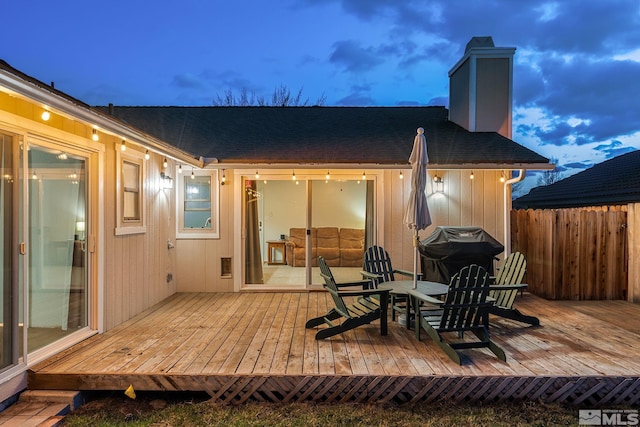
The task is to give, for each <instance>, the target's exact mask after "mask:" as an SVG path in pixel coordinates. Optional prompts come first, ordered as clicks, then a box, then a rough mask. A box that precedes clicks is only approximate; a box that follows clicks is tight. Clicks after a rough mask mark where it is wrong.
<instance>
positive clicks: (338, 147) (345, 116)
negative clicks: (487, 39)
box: [97, 106, 548, 165]
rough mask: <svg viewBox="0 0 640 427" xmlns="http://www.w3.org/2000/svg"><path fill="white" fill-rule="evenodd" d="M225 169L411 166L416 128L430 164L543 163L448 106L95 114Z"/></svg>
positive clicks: (115, 109) (146, 110) (113, 111)
mask: <svg viewBox="0 0 640 427" xmlns="http://www.w3.org/2000/svg"><path fill="white" fill-rule="evenodd" d="M97 108H98V109H100V110H101V111H103V112H109V111H111V114H113V116H114V117H116V118H118V119H120V120H123V121H125V122H127V123H128V124H130V125H132V126H134V127H136V128H138V129H140V130H142V131H144V132H146V133H148V134H150V135H153V136H155V137H157V138H159V139H161V140H163V141H166V142H167V143H169V144H171V145H174V146H176V147H178V148H180V149H182V150H184V151H187V152H190V153H193V154H194V155H197V156H203V157H207V158H215V159H217V160H218V162H219V163H222V164H225V163H228V164H279V163H280V164H294V163H295V164H381V165H405V164H407V163H408V158H409V154H410V153H411V148H412V145H413V139H414V136H415V134H416V129H417V128H418V127H423V128H424V129H425V135H426V137H427V146H428V152H429V161H430V163H431V164H432V165H464V164H472V165H481V164H493V165H495V164H504V165H509V164H525V165H526V164H538V165H539V164H541V163H548V159H546V158H544V157H542V156H540V155H538V154H537V153H535V152H533V151H532V150H529V149H528V148H525V147H523V146H521V145H519V144H517V143H515V142H514V141H512V140H510V139H508V138H505V137H503V136H501V135H500V134H498V133H496V132H469V131H467V130H465V129H464V128H462V127H460V126H458V125H456V124H455V123H453V122H451V121H449V120H448V110H447V109H446V108H444V107H118V106H116V107H113V106H111V107H97Z"/></svg>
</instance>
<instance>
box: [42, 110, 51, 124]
mask: <svg viewBox="0 0 640 427" xmlns="http://www.w3.org/2000/svg"><path fill="white" fill-rule="evenodd" d="M40 117H42V120H44V121H45V122H46V121H48V120H49V119H50V118H51V113H50V112H49V110H44V111H43V112H42V115H41V116H40Z"/></svg>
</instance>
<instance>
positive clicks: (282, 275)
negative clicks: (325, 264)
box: [262, 264, 362, 287]
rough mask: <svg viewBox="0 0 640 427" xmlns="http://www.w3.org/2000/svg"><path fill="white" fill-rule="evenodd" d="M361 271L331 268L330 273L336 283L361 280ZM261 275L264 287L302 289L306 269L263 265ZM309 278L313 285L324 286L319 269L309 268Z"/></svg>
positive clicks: (347, 268) (351, 268)
mask: <svg viewBox="0 0 640 427" xmlns="http://www.w3.org/2000/svg"><path fill="white" fill-rule="evenodd" d="M361 271H362V268H360V267H331V272H332V273H333V276H334V277H335V278H336V282H338V283H343V282H354V281H358V280H362V276H361V275H360V272H361ZM262 275H263V278H264V284H265V285H274V286H300V287H304V285H305V275H306V268H305V267H291V266H289V265H267V264H265V265H264V266H263V267H262ZM311 277H312V283H313V284H316V285H322V284H324V280H322V277H320V268H319V267H312V268H311Z"/></svg>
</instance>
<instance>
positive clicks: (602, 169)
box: [513, 151, 640, 209]
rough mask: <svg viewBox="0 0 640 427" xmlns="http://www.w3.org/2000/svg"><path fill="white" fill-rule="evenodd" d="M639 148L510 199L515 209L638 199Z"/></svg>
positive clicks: (598, 204) (602, 203)
mask: <svg viewBox="0 0 640 427" xmlns="http://www.w3.org/2000/svg"><path fill="white" fill-rule="evenodd" d="M639 171H640V151H632V152H630V153H627V154H623V155H621V156H618V157H614V158H613V159H609V160H607V161H604V162H602V163H599V164H597V165H595V166H593V167H591V168H589V169H587V170H585V171H583V172H579V173H577V174H575V175H572V176H570V177H568V178H565V179H563V180H560V181H558V182H555V183H553V184H551V185H547V186H543V187H536V188H533V189H532V190H531V191H530V192H529V194H526V195H524V196H522V197H519V198H517V199H515V200H514V201H513V207H514V208H515V209H544V208H547V209H554V208H572V207H584V206H602V205H619V204H627V203H634V202H640V174H639V173H638V172H639Z"/></svg>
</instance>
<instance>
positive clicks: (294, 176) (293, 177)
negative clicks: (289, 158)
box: [291, 171, 297, 182]
mask: <svg viewBox="0 0 640 427" xmlns="http://www.w3.org/2000/svg"><path fill="white" fill-rule="evenodd" d="M291 179H292V180H294V181H296V182H297V178H296V171H293V174H292V175H291Z"/></svg>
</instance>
